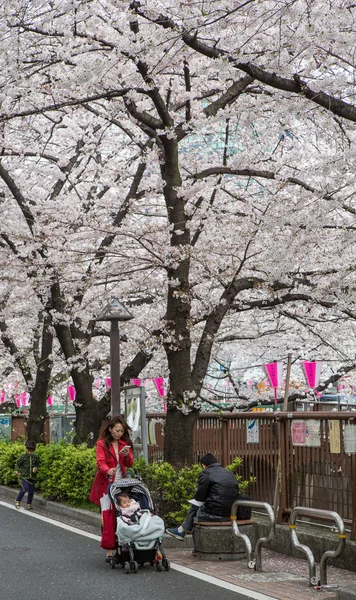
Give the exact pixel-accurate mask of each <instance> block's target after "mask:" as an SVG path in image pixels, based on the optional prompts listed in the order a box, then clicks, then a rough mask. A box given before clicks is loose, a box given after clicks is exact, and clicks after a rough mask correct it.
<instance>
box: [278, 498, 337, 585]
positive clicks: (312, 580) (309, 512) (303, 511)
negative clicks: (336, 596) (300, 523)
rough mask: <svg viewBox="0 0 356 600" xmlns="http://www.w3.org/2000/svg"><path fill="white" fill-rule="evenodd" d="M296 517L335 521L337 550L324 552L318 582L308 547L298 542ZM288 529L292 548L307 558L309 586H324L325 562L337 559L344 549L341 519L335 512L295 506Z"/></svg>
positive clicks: (325, 580) (325, 582) (312, 557)
mask: <svg viewBox="0 0 356 600" xmlns="http://www.w3.org/2000/svg"><path fill="white" fill-rule="evenodd" d="M298 515H304V516H305V517H316V518H318V519H326V520H333V521H335V523H336V525H337V528H338V538H339V543H338V546H337V548H336V549H335V550H327V551H326V552H324V554H323V556H322V557H321V559H320V582H319V580H318V578H317V576H316V567H315V559H314V554H313V553H312V551H311V549H310V548H309V547H308V546H306V545H304V544H301V543H300V542H299V540H298V536H297V531H296V522H297V516H298ZM289 529H290V534H291V541H292V547H294V548H297V549H298V550H301V551H302V552H304V554H305V555H306V557H307V560H308V564H309V585H326V584H327V577H326V566H327V561H328V560H329V558H337V557H338V556H340V554H341V553H342V552H343V551H344V549H345V543H346V534H345V525H344V522H343V520H342V518H341V517H340V515H339V514H338V513H337V512H335V511H333V510H320V509H319V508H307V507H306V506H296V507H295V508H293V510H292V512H291V515H290V521H289Z"/></svg>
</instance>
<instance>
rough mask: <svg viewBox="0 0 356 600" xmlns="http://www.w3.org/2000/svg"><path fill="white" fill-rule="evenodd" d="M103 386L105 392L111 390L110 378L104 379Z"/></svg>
mask: <svg viewBox="0 0 356 600" xmlns="http://www.w3.org/2000/svg"><path fill="white" fill-rule="evenodd" d="M105 386H106V389H107V390H110V389H111V377H106V379H105Z"/></svg>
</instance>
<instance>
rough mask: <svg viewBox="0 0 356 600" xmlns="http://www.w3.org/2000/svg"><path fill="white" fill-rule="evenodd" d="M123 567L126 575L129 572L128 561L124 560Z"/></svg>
mask: <svg viewBox="0 0 356 600" xmlns="http://www.w3.org/2000/svg"><path fill="white" fill-rule="evenodd" d="M124 569H125V573H127V575H128V574H129V573H130V563H129V562H125V564H124Z"/></svg>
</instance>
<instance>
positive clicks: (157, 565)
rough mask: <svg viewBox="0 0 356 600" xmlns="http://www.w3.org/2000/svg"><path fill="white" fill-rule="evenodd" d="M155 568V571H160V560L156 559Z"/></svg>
mask: <svg viewBox="0 0 356 600" xmlns="http://www.w3.org/2000/svg"><path fill="white" fill-rule="evenodd" d="M156 569H157V571H162V561H161V560H158V561H157V562H156Z"/></svg>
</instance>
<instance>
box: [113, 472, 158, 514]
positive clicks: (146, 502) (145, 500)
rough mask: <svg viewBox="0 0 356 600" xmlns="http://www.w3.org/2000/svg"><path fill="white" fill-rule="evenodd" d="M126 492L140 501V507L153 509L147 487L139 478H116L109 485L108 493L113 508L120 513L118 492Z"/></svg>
mask: <svg viewBox="0 0 356 600" xmlns="http://www.w3.org/2000/svg"><path fill="white" fill-rule="evenodd" d="M122 492H126V493H127V494H129V496H133V497H134V498H135V499H137V501H138V502H139V503H140V506H141V508H143V509H148V510H151V511H154V510H155V507H154V504H153V501H152V498H151V494H150V492H149V489H148V487H147V486H146V485H145V484H144V483H143V482H142V481H140V480H139V479H134V478H132V479H129V478H125V479H118V480H117V481H114V482H113V483H111V484H110V485H109V488H108V494H109V498H110V500H111V502H112V503H113V505H114V507H115V510H116V511H117V512H118V513H119V514H120V513H121V507H120V503H119V500H118V496H119V494H121V493H122Z"/></svg>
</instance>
